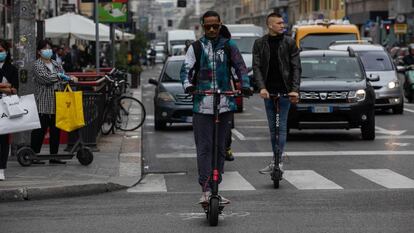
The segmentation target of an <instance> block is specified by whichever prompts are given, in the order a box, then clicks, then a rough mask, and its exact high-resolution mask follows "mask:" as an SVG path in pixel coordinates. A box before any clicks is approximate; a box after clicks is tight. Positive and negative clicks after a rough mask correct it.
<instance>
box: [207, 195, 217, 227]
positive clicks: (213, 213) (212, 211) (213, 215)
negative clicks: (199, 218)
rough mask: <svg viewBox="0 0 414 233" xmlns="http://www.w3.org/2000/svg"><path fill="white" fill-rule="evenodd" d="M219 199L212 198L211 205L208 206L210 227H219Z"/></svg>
mask: <svg viewBox="0 0 414 233" xmlns="http://www.w3.org/2000/svg"><path fill="white" fill-rule="evenodd" d="M219 203H220V201H219V199H218V198H217V197H213V198H210V205H209V206H208V215H207V218H208V222H209V224H210V226H217V224H218V217H219V207H220V206H219Z"/></svg>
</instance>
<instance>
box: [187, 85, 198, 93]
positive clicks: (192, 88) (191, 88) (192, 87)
mask: <svg viewBox="0 0 414 233" xmlns="http://www.w3.org/2000/svg"><path fill="white" fill-rule="evenodd" d="M195 90H196V88H195V86H188V87H186V88H185V90H184V91H185V93H186V94H192V93H193V92H194V91H195Z"/></svg>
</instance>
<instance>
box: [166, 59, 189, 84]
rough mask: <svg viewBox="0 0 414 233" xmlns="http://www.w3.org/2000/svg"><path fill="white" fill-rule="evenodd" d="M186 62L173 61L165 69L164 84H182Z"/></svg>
mask: <svg viewBox="0 0 414 233" xmlns="http://www.w3.org/2000/svg"><path fill="white" fill-rule="evenodd" d="M183 63H184V61H171V62H168V63H167V65H166V67H165V72H164V75H163V76H162V79H161V81H162V82H180V71H181V66H182V65H183Z"/></svg>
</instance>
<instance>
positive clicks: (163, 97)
mask: <svg viewBox="0 0 414 233" xmlns="http://www.w3.org/2000/svg"><path fill="white" fill-rule="evenodd" d="M158 100H160V101H164V102H174V101H175V99H174V96H172V95H171V94H170V93H169V92H159V93H158Z"/></svg>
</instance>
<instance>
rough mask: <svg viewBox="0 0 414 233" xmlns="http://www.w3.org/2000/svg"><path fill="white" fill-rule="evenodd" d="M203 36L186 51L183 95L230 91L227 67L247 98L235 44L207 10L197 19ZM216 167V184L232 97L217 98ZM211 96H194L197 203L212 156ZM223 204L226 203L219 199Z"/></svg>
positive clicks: (205, 191)
mask: <svg viewBox="0 0 414 233" xmlns="http://www.w3.org/2000/svg"><path fill="white" fill-rule="evenodd" d="M201 25H202V26H203V28H204V36H203V37H201V38H200V39H199V40H198V41H196V42H194V43H193V44H192V45H191V46H190V47H189V48H188V50H187V54H186V57H185V61H184V64H183V66H182V68H181V74H180V78H181V81H182V83H183V87H184V89H185V92H186V93H190V94H191V93H193V92H194V91H196V90H197V91H205V90H211V89H220V90H221V91H230V90H232V86H231V74H230V67H233V68H234V69H235V73H236V75H237V76H238V78H239V80H241V84H242V85H241V86H242V87H243V89H242V92H243V93H244V94H246V95H251V93H252V91H251V89H250V84H249V77H248V76H247V68H246V65H245V63H244V61H243V58H242V55H241V54H240V51H239V49H238V48H237V45H236V43H235V42H234V41H233V40H231V39H230V37H231V35H230V32H229V31H228V29H227V27H225V26H224V25H222V22H221V19H220V16H219V14H218V13H217V12H215V11H207V12H206V13H205V14H204V15H203V16H202V18H201ZM219 107H220V111H219V112H220V115H219V120H220V124H219V132H218V135H219V138H218V164H219V165H218V166H219V174H220V175H219V182H221V178H222V177H221V174H222V173H223V167H224V160H225V141H226V138H227V136H228V134H229V133H230V124H229V121H231V119H232V117H233V112H234V111H236V109H237V106H236V103H235V100H234V98H233V97H227V96H222V97H221V99H220V105H219ZM213 113H214V112H213V96H203V95H194V101H193V131H194V139H195V145H196V150H197V166H198V173H199V178H198V182H199V184H200V186H201V190H202V196H201V198H200V203H206V202H208V198H209V195H210V190H211V177H210V175H211V172H212V157H213V131H214V124H215V123H214V115H213ZM221 201H222V203H223V204H227V203H229V200H227V199H226V198H224V197H221Z"/></svg>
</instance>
